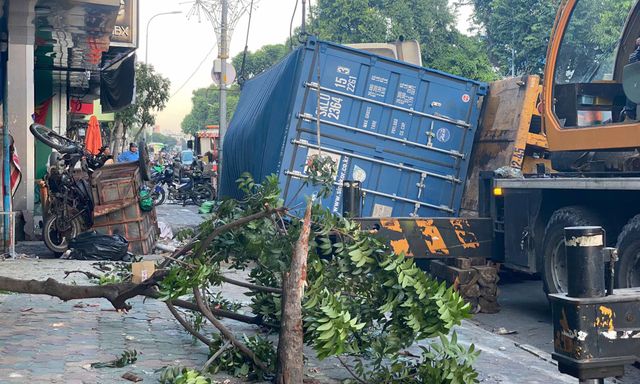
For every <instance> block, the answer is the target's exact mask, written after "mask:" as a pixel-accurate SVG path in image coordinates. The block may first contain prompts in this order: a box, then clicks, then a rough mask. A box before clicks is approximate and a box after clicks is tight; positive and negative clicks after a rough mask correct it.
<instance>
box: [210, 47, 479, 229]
mask: <svg viewBox="0 0 640 384" xmlns="http://www.w3.org/2000/svg"><path fill="white" fill-rule="evenodd" d="M486 91H487V86H486V84H484V83H480V82H477V81H473V80H469V79H465V78H462V77H457V76H453V75H449V74H446V73H443V72H439V71H435V70H431V69H427V68H422V67H419V66H415V65H410V64H407V63H403V62H399V61H395V60H392V59H388V58H384V57H380V56H376V55H374V54H371V53H368V52H364V51H359V50H355V49H352V48H348V47H345V46H341V45H337V44H333V43H328V42H324V41H319V40H315V39H310V40H309V41H307V43H306V44H305V45H303V46H301V47H299V48H298V49H296V50H295V51H293V52H292V53H291V54H290V55H289V56H287V57H286V58H285V59H284V60H282V61H281V62H280V63H279V64H277V65H275V66H274V67H272V68H271V69H269V70H268V71H266V72H264V73H262V74H261V75H259V76H257V77H255V78H254V79H252V80H250V81H248V82H247V83H246V84H245V86H244V88H243V91H242V93H241V96H240V102H239V104H238V107H237V109H236V112H235V114H234V117H233V119H232V121H231V124H230V126H229V130H228V132H227V135H226V137H225V141H224V146H223V151H224V153H223V159H222V160H223V164H222V182H221V190H220V192H221V196H229V197H236V198H238V197H241V196H240V195H241V193H240V191H239V190H238V189H237V186H236V180H237V179H238V178H239V177H240V176H241V175H242V173H243V172H249V173H250V174H251V175H252V176H253V177H254V178H255V179H256V180H258V181H262V180H264V179H265V178H266V176H268V175H270V174H276V175H277V176H278V179H279V183H280V187H281V188H282V193H283V196H282V197H283V199H284V201H285V204H286V205H287V206H289V207H295V206H300V205H301V204H300V203H302V202H303V201H304V198H305V196H310V195H313V194H314V193H315V191H316V188H314V187H312V186H308V185H307V186H305V185H304V182H305V180H306V178H307V174H306V164H307V163H308V160H309V158H310V157H312V156H314V155H317V154H319V153H322V154H323V155H325V156H330V157H331V158H332V159H333V160H334V162H335V163H336V164H337V174H336V175H335V185H334V189H333V192H332V194H331V196H329V197H328V198H325V199H324V200H323V201H322V203H323V205H325V206H326V207H328V208H330V209H331V210H332V211H333V212H335V213H340V212H341V209H342V184H343V181H345V180H354V181H358V182H360V183H361V188H362V192H363V194H364V201H363V205H362V215H363V216H370V217H389V216H395V217H400V216H405V217H407V216H453V215H457V214H458V211H459V210H460V205H461V200H462V193H463V189H464V184H465V179H466V176H467V170H468V166H469V154H470V153H471V149H472V144H473V137H474V134H475V132H476V129H477V125H478V119H479V109H480V104H481V103H480V101H481V97H482V96H483V95H485V94H486ZM318 137H319V138H320V140H318Z"/></svg>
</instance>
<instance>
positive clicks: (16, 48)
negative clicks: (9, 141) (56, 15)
mask: <svg viewBox="0 0 640 384" xmlns="http://www.w3.org/2000/svg"><path fill="white" fill-rule="evenodd" d="M35 3H36V1H35V0H20V1H15V0H14V1H11V2H10V3H9V19H8V27H9V28H8V29H9V62H8V64H7V67H8V68H7V87H8V98H7V112H8V115H9V121H8V122H7V125H8V128H9V132H10V133H11V135H13V138H14V140H15V146H16V151H17V153H18V156H19V157H20V168H21V169H22V182H21V183H20V187H19V188H18V191H17V192H16V195H15V197H14V199H13V206H14V211H23V210H27V211H33V199H34V181H35V147H34V138H33V135H32V134H31V132H29V125H30V124H31V123H32V122H33V119H32V115H33V113H34V90H33V89H34V87H33V77H34V76H33V67H34V57H33V44H34V34H35V27H34V25H33V18H34V15H35V11H34V7H35Z"/></svg>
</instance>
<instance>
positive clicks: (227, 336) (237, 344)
mask: <svg viewBox="0 0 640 384" xmlns="http://www.w3.org/2000/svg"><path fill="white" fill-rule="evenodd" d="M193 295H194V297H195V298H196V303H197V304H198V307H199V308H200V312H201V313H202V314H203V315H204V317H206V318H207V320H209V322H211V324H213V326H214V327H216V328H218V330H219V331H220V333H222V336H224V337H225V339H227V340H229V341H230V342H231V344H233V346H234V347H236V348H238V350H239V351H240V352H242V353H243V354H244V355H245V356H247V357H248V358H249V359H251V360H252V361H253V363H254V364H255V365H256V366H257V367H258V368H260V369H261V370H263V371H265V372H269V368H268V367H267V366H266V365H265V363H263V362H262V361H261V360H260V359H259V358H258V356H256V354H255V353H253V351H252V350H250V349H249V348H248V347H247V346H246V345H244V344H243V343H241V342H240V341H238V339H236V338H235V337H234V336H233V334H232V333H231V331H229V329H227V327H225V326H224V324H222V323H221V322H220V320H218V319H216V317H215V316H214V315H213V313H211V308H209V305H208V304H207V303H205V301H204V300H203V298H202V294H201V293H200V290H199V289H198V288H194V289H193Z"/></svg>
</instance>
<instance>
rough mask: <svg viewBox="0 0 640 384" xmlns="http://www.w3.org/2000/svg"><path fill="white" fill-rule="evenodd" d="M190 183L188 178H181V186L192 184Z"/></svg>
mask: <svg viewBox="0 0 640 384" xmlns="http://www.w3.org/2000/svg"><path fill="white" fill-rule="evenodd" d="M190 181H191V179H190V178H188V177H181V178H180V183H181V184H186V183H188V182H190Z"/></svg>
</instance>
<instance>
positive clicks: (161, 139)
mask: <svg viewBox="0 0 640 384" xmlns="http://www.w3.org/2000/svg"><path fill="white" fill-rule="evenodd" d="M151 141H152V142H154V143H162V144H164V145H167V146H169V147H173V146H175V145H177V144H178V140H177V139H176V138H173V137H171V136H167V135H163V134H162V133H158V132H154V133H152V134H151Z"/></svg>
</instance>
